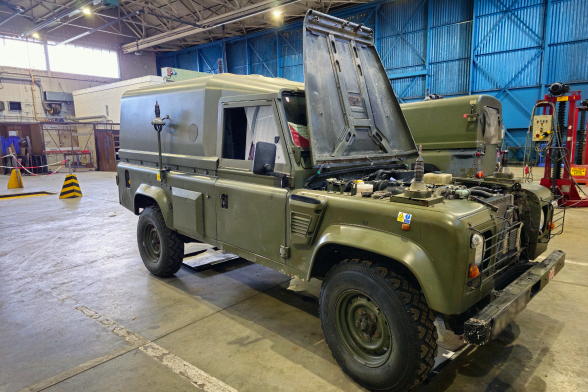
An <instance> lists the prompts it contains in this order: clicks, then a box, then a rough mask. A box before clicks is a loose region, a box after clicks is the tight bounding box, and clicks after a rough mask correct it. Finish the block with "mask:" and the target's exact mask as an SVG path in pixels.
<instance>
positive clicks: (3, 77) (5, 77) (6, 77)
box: [0, 75, 51, 113]
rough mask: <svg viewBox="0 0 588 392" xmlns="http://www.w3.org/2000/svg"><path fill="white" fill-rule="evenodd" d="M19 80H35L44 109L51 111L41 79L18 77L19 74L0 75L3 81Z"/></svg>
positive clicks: (46, 111) (0, 80)
mask: <svg viewBox="0 0 588 392" xmlns="http://www.w3.org/2000/svg"><path fill="white" fill-rule="evenodd" d="M12 80H14V81H18V82H27V83H29V82H30V81H31V80H33V82H34V83H35V84H36V85H37V86H38V87H39V91H40V92H41V104H42V105H43V110H44V111H45V113H51V108H50V107H49V106H48V105H47V102H45V94H44V92H43V85H42V84H41V81H39V80H34V78H32V75H31V78H22V77H18V76H4V75H0V82H3V81H12Z"/></svg>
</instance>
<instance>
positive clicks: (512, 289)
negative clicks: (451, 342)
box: [464, 250, 566, 345]
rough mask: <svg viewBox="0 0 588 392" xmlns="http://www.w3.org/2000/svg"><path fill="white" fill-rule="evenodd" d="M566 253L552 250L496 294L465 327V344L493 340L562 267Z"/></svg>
mask: <svg viewBox="0 0 588 392" xmlns="http://www.w3.org/2000/svg"><path fill="white" fill-rule="evenodd" d="M565 258H566V254H565V253H564V252H562V251H561V250H554V251H553V252H551V254H550V255H549V256H547V258H546V259H545V260H543V261H542V262H540V263H537V265H534V266H533V267H531V268H530V269H529V270H528V271H527V272H525V273H524V274H522V275H521V276H519V277H518V278H517V279H516V280H515V281H514V282H512V283H511V284H509V285H508V286H506V288H505V289H504V290H501V291H498V292H495V293H494V295H496V297H497V298H496V299H495V300H494V301H493V302H491V303H490V304H489V305H488V306H486V307H485V308H484V309H482V310H481V311H480V312H478V314H476V315H475V316H474V317H472V318H471V319H469V320H468V321H466V323H465V325H464V330H465V332H464V338H465V341H466V342H467V343H470V344H476V345H483V344H486V343H488V342H489V341H490V340H491V339H494V338H495V337H496V336H497V335H498V334H499V333H500V332H502V330H504V328H506V326H508V324H510V322H511V321H512V320H513V319H514V318H515V316H516V315H517V314H519V313H520V312H522V311H523V310H524V309H525V308H526V307H527V304H528V303H529V301H531V299H532V298H533V297H534V296H535V295H536V294H537V293H538V292H540V291H541V290H543V288H544V287H545V286H546V285H547V284H548V283H549V282H551V280H552V279H553V277H554V276H555V275H556V274H557V273H558V272H559V271H560V270H561V269H562V268H563V266H564V264H565Z"/></svg>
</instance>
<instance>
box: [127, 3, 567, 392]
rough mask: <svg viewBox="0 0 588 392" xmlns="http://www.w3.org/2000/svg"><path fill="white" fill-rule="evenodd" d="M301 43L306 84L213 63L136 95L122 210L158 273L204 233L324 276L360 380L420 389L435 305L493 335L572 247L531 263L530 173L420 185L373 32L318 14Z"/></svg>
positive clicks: (536, 223)
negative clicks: (219, 70) (514, 178)
mask: <svg viewBox="0 0 588 392" xmlns="http://www.w3.org/2000/svg"><path fill="white" fill-rule="evenodd" d="M303 47H304V73H305V83H304V84H303V83H296V82H291V81H288V80H285V79H279V78H265V77H261V76H254V75H252V76H242V75H232V74H219V75H211V76H209V77H202V78H198V79H193V80H187V81H183V82H176V83H169V84H164V85H158V86H150V87H146V88H142V89H138V90H132V91H128V92H126V93H125V95H124V97H123V99H122V108H121V131H120V144H121V150H120V151H119V155H120V157H121V163H120V164H119V165H118V168H117V181H118V186H119V196H120V203H121V204H122V205H123V206H125V207H126V208H128V209H129V210H131V211H133V212H134V213H135V214H139V220H138V227H137V242H138V246H139V250H140V253H141V257H142V259H143V262H144V264H145V266H146V267H147V269H148V270H149V271H150V272H151V273H153V274H155V275H157V276H160V277H168V276H171V275H173V274H174V273H175V272H177V271H178V270H179V268H180V266H181V264H182V259H183V256H184V244H185V243H186V242H189V241H199V242H205V243H208V244H211V245H214V246H216V247H218V248H219V249H222V250H224V251H227V252H230V253H233V254H236V255H238V256H240V257H243V258H245V259H247V260H250V261H252V262H255V263H259V264H262V265H264V266H267V267H270V268H274V269H276V270H278V271H282V272H284V273H286V274H288V275H291V276H294V277H298V278H300V279H303V280H309V279H311V278H317V279H321V280H323V284H322V290H321V293H320V298H319V301H320V311H319V313H320V319H321V322H322V327H323V331H324V334H325V339H326V342H327V343H328V345H329V347H330V349H331V351H332V353H333V356H334V358H335V359H336V360H337V362H338V363H339V365H340V366H341V367H342V368H343V370H344V371H345V372H346V373H347V374H348V375H349V376H350V377H351V378H352V379H353V380H355V381H357V382H358V383H359V384H361V385H363V386H365V387H367V388H370V389H374V390H393V391H405V390H410V389H412V388H415V387H416V386H418V385H419V384H420V383H421V382H422V381H423V380H425V379H426V377H427V375H428V374H429V372H430V370H431V368H432V367H433V365H434V361H435V357H436V355H437V331H436V327H435V325H434V320H435V318H436V315H439V316H441V317H443V319H444V320H445V322H446V323H447V325H449V326H450V327H451V328H452V329H453V330H454V331H455V332H456V333H459V334H461V333H463V334H464V336H465V338H466V340H467V341H468V342H470V343H473V344H485V343H486V342H488V341H489V340H490V339H492V338H493V337H495V336H496V335H497V334H498V333H499V332H500V331H502V330H503V329H504V328H505V327H506V326H507V325H508V323H509V322H510V321H511V320H512V319H513V317H515V315H516V314H517V313H519V312H520V311H522V310H523V309H524V308H525V305H526V304H527V303H528V302H529V301H530V300H531V298H533V297H534V296H535V295H536V294H537V293H538V292H539V291H541V290H542V289H543V288H544V287H545V285H546V284H548V283H549V282H550V281H551V279H552V278H553V276H554V275H555V274H557V273H558V272H559V270H560V269H561V268H562V267H563V265H564V258H565V254H564V253H563V252H561V251H554V252H552V253H551V254H550V255H549V256H548V257H547V258H545V260H543V261H542V262H533V260H535V259H536V258H537V257H538V256H539V255H540V254H541V253H543V252H545V250H546V249H547V243H548V241H549V238H550V236H551V234H552V230H553V226H554V204H553V203H552V197H551V194H550V192H549V190H548V189H546V188H543V187H541V186H537V185H532V184H518V183H513V184H507V185H500V184H499V183H497V184H496V186H492V187H491V188H484V187H480V186H479V185H478V184H477V183H475V182H467V181H461V180H460V181H457V182H456V181H452V180H451V178H449V177H450V175H440V176H442V177H441V178H440V181H439V182H440V184H439V185H435V184H438V183H439V182H438V181H435V180H433V181H427V182H428V183H427V182H425V181H424V177H425V174H424V162H423V160H422V158H419V154H418V149H417V147H416V145H415V143H414V140H413V137H412V135H411V132H410V130H409V127H408V126H407V123H406V121H405V118H404V116H403V114H402V111H401V109H400V106H399V104H398V101H397V99H396V96H395V95H394V92H393V90H392V87H391V84H390V81H389V80H388V77H387V75H386V71H385V70H384V67H383V66H382V62H381V60H380V58H379V56H378V54H377V52H376V49H375V47H374V32H373V31H372V30H371V29H369V28H367V27H365V26H362V25H358V24H354V23H351V22H348V21H345V20H342V19H338V18H334V17H331V16H329V15H324V14H321V13H318V12H314V11H309V12H308V14H307V15H306V18H305V22H304V46H303ZM156 104H157V105H156ZM154 105H156V116H155V117H156V118H155V120H153V121H152V118H153V117H152V116H153V115H152V111H151V109H149V108H152V107H153V106H154ZM160 110H161V112H160ZM153 128H155V131H154V130H153ZM408 159H412V160H414V161H415V168H414V170H409V169H408V168H407V165H406V163H405V162H404V161H403V160H408Z"/></svg>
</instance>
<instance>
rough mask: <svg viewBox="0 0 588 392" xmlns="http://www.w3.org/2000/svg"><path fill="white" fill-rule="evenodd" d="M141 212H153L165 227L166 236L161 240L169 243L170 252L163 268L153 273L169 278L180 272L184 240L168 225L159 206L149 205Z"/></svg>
mask: <svg viewBox="0 0 588 392" xmlns="http://www.w3.org/2000/svg"><path fill="white" fill-rule="evenodd" d="M141 214H151V215H152V216H153V217H154V218H155V220H156V221H157V224H158V225H160V226H161V227H163V233H164V238H162V239H161V240H162V241H165V242H166V243H167V248H168V253H169V254H168V257H167V260H165V261H164V263H163V268H162V269H161V270H160V271H158V272H157V273H153V272H152V273H153V274H154V275H156V276H159V277H160V278H169V277H170V276H173V275H174V274H175V273H176V272H178V271H179V270H180V268H181V266H182V262H183V260H184V241H182V239H181V238H180V236H179V235H178V233H177V232H175V231H173V230H171V229H170V228H169V227H167V225H166V224H165V219H163V214H162V213H161V209H160V208H159V206H157V205H154V206H149V207H147V208H145V209H144V210H143V211H142V212H141Z"/></svg>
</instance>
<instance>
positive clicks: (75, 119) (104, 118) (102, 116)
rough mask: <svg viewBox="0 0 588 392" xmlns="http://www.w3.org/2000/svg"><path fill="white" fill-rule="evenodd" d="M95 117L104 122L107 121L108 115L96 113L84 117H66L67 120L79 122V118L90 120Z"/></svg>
mask: <svg viewBox="0 0 588 392" xmlns="http://www.w3.org/2000/svg"><path fill="white" fill-rule="evenodd" d="M95 118H101V119H102V120H103V121H104V122H105V123H107V122H108V117H106V116H104V115H97V116H86V117H69V116H68V117H66V119H67V121H71V122H79V121H80V120H92V119H95Z"/></svg>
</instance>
